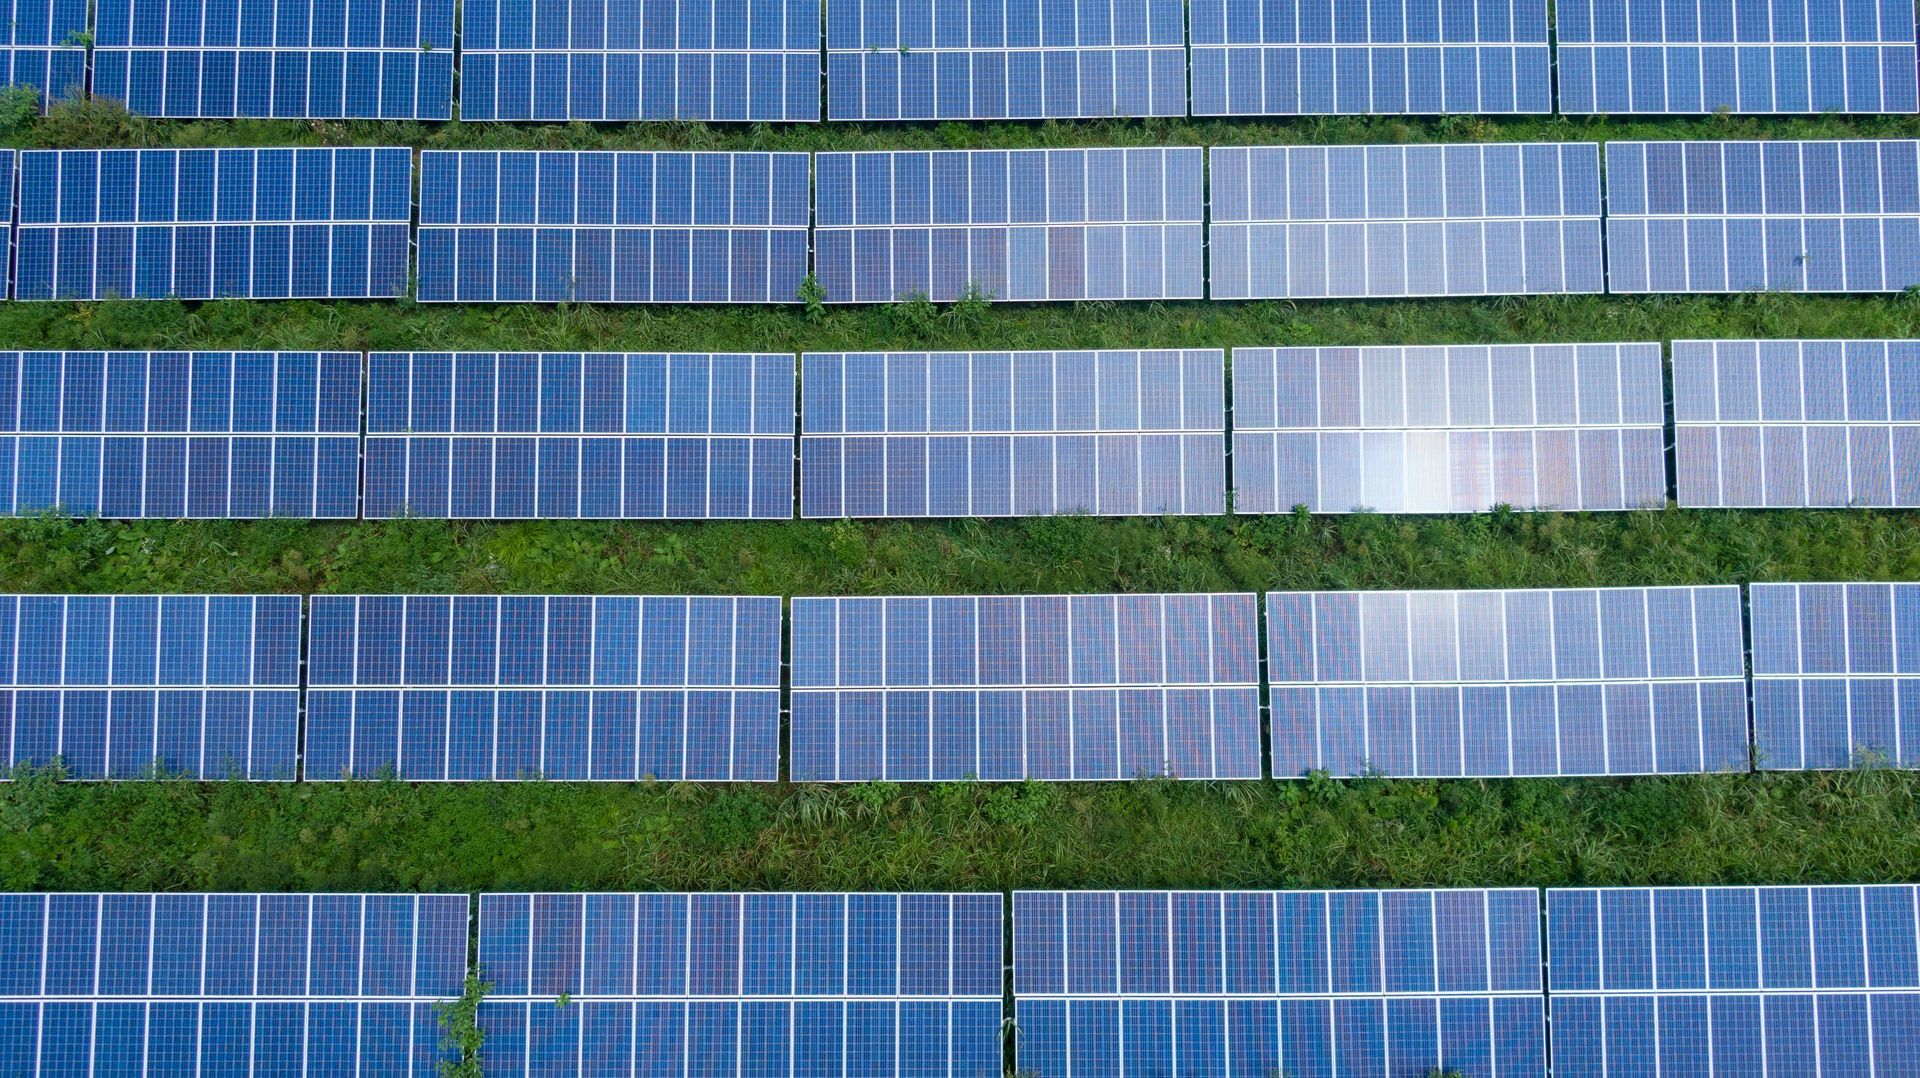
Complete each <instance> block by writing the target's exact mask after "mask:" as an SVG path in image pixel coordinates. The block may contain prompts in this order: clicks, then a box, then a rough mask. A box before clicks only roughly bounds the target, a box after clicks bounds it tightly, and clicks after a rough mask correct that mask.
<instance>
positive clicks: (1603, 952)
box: [1547, 884, 1920, 1078]
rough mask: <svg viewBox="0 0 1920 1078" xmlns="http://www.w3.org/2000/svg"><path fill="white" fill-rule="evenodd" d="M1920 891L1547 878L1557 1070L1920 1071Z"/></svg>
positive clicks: (1599, 1073) (1575, 1076)
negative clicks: (1610, 883)
mask: <svg viewBox="0 0 1920 1078" xmlns="http://www.w3.org/2000/svg"><path fill="white" fill-rule="evenodd" d="M1914 891H1915V889H1914V887H1913V886H1912V885H1910V884H1901V885H1897V886H1869V887H1853V886H1846V887H1705V888H1702V887H1651V888H1649V887H1634V888H1625V887H1622V888H1602V889H1589V890H1568V889H1554V890H1550V891H1548V892H1547V949H1548V966H1549V969H1550V971H1551V983H1550V984H1549V986H1548V993H1547V994H1548V998H1549V999H1550V1000H1551V1002H1552V1004H1553V1018H1552V1021H1553V1073H1554V1074H1555V1075H1564V1076H1569V1078H1586V1076H1589V1075H1591V1076H1594V1078H1604V1076H1606V1075H1613V1074H1653V1073H1659V1074H1699V1075H1729V1076H1730V1075H1750V1074H1809V1075H1836V1074H1873V1073H1879V1074H1913V1073H1916V1071H1920V954H1917V953H1916V951H1915V945H1914V940H1915V936H1916V930H1915V921H1916V918H1915V912H1914V911H1915V894H1914Z"/></svg>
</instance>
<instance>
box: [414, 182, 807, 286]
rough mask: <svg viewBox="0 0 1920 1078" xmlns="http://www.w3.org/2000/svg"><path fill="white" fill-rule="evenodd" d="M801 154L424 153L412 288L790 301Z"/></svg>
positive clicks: (803, 270) (799, 224) (800, 257)
mask: <svg viewBox="0 0 1920 1078" xmlns="http://www.w3.org/2000/svg"><path fill="white" fill-rule="evenodd" d="M807 193H808V191H807V155H806V154H804V153H772V154H770V153H652V152H648V153H614V152H611V151H586V150H583V151H579V152H574V151H564V152H538V153H536V152H533V151H498V152H496V151H492V150H459V151H451V150H432V151H427V152H424V153H422V154H421V155H420V298H421V300H423V301H436V302H444V301H456V300H457V301H460V302H465V303H474V302H481V303H510V302H524V301H527V300H535V301H538V302H541V303H560V302H568V301H574V300H578V301H582V302H601V303H795V302H798V301H799V298H800V285H801V282H802V281H803V280H805V278H806V276H807V222H808V202H807Z"/></svg>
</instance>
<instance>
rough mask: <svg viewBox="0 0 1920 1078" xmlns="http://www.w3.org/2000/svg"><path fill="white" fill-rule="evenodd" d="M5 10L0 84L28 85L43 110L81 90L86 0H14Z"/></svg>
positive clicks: (84, 69)
mask: <svg viewBox="0 0 1920 1078" xmlns="http://www.w3.org/2000/svg"><path fill="white" fill-rule="evenodd" d="M6 11H7V19H6V23H5V25H4V26H0V64H4V65H5V66H4V68H0V85H4V86H31V87H33V88H34V89H35V90H37V91H39V93H40V109H41V111H42V112H44V111H46V108H47V106H48V105H49V104H51V103H53V102H55V101H67V100H76V99H78V98H80V97H82V96H83V95H85V93H86V90H87V0H34V2H25V3H23V2H22V0H14V2H13V3H11V4H9V5H7V9H6ZM4 156H6V157H8V158H11V157H12V156H13V155H12V154H11V153H9V154H5V155H4ZM9 166H11V162H9ZM10 170H11V169H10V168H9V171H10ZM8 186H9V187H11V184H9V185H8Z"/></svg>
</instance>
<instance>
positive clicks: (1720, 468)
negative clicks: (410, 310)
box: [1673, 341, 1920, 509]
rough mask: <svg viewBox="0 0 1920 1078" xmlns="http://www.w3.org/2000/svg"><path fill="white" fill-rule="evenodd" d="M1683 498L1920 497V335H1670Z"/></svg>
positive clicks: (1887, 500) (1890, 503)
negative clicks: (1811, 337)
mask: <svg viewBox="0 0 1920 1078" xmlns="http://www.w3.org/2000/svg"><path fill="white" fill-rule="evenodd" d="M1673 412H1674V457H1675V462H1676V464H1677V467H1678V472H1679V495H1680V504H1681V505H1682V506H1687V507H1706V508H1713V507H1735V506H1738V507H1752V508H1759V507H1764V506H1775V507H1800V506H1835V507H1838V506H1881V507H1896V506H1897V507H1901V508H1909V509H1910V508H1915V507H1920V342H1916V341H1675V342H1673Z"/></svg>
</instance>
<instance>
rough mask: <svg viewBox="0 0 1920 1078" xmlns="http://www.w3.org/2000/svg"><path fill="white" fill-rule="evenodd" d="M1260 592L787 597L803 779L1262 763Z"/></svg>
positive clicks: (797, 758)
mask: <svg viewBox="0 0 1920 1078" xmlns="http://www.w3.org/2000/svg"><path fill="white" fill-rule="evenodd" d="M1256 623H1257V615H1256V611H1255V609H1254V597H1253V596H1252V595H1073V596H1066V595H1005V596H944V597H937V598H885V599H854V598H845V599H825V598H796V599H794V600H793V625H792V630H791V631H792V640H793V643H792V653H793V697H792V705H791V706H792V710H793V713H792V718H791V722H790V726H791V735H792V758H791V768H792V772H793V776H792V777H793V780H794V781H795V782H859V781H864V780H868V779H886V780H889V781H908V782H911V781H948V780H955V779H966V778H977V779H987V780H1015V779H1071V780H1076V781H1085V780H1099V779H1132V778H1137V777H1140V776H1143V775H1173V776H1177V777H1180V778H1190V779H1207V778H1257V777H1259V775H1260V759H1259V757H1260V714H1259V677H1260V674H1259V654H1258V651H1259V641H1258V636H1257V628H1256Z"/></svg>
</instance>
